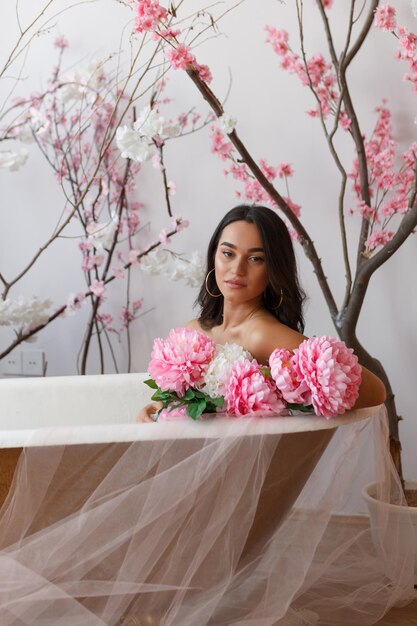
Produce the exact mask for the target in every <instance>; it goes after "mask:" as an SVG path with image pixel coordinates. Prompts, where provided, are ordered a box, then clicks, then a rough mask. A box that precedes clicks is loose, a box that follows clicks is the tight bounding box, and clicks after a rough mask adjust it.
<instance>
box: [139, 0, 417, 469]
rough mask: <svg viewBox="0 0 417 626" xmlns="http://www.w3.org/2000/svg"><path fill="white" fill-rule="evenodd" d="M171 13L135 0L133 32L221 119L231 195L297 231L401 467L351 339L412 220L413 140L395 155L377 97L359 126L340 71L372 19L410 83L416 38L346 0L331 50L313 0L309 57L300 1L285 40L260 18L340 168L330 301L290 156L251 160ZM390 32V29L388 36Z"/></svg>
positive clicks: (392, 19) (416, 156)
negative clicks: (343, 149) (314, 30)
mask: <svg viewBox="0 0 417 626" xmlns="http://www.w3.org/2000/svg"><path fill="white" fill-rule="evenodd" d="M181 4H182V3H178V6H177V7H176V11H175V18H176V19H175V20H174V19H172V15H170V14H169V13H168V10H167V9H166V8H164V7H163V6H162V5H161V4H160V3H159V2H158V1H157V0H137V2H136V12H137V17H136V25H135V30H136V32H137V33H139V34H140V35H142V36H143V35H144V34H146V33H147V32H149V31H151V32H152V33H153V36H154V37H155V38H157V39H158V38H159V39H160V40H161V42H162V47H163V51H164V54H165V59H166V60H167V61H169V63H170V64H171V67H172V69H183V70H185V71H186V72H187V74H188V76H189V78H190V79H191V81H192V82H193V83H194V85H195V86H196V88H197V90H198V92H199V93H200V94H201V96H202V97H203V98H204V100H205V101H206V102H207V103H208V105H209V106H210V108H211V110H212V111H213V112H214V114H215V116H216V117H217V118H218V120H219V123H218V125H217V126H216V127H213V132H212V151H213V152H215V153H217V154H218V155H219V157H220V158H221V159H222V160H223V161H225V162H227V163H228V167H227V170H226V173H227V174H228V175H229V176H232V177H233V178H234V179H235V180H236V181H237V184H238V185H239V191H238V195H239V196H240V197H241V198H242V199H244V200H248V201H253V202H263V203H266V204H269V205H270V206H271V207H273V208H275V209H277V210H279V211H281V212H282V213H283V215H284V216H285V218H286V220H287V221H288V226H289V228H290V231H291V232H292V234H293V236H294V238H295V239H297V240H298V241H299V243H300V244H301V246H302V248H303V250H304V252H305V254H306V256H307V258H308V259H309V261H310V262H311V264H312V266H313V271H314V273H315V275H316V277H317V280H318V283H319V285H320V288H321V290H322V292H323V295H324V298H325V301H326V304H327V307H328V309H329V313H330V316H331V319H332V321H333V324H334V326H335V329H336V331H337V333H338V335H339V336H340V338H341V339H343V340H344V341H345V342H346V343H347V344H348V345H349V346H350V347H352V348H353V349H354V350H355V352H356V354H357V355H358V356H359V359H360V362H361V363H362V364H363V365H364V366H366V367H368V368H369V369H370V370H371V371H373V372H375V373H376V374H377V375H378V376H379V377H380V378H381V379H382V380H383V381H384V383H385V385H386V388H387V393H388V397H387V401H386V405H387V409H388V415H389V423H390V434H391V452H392V456H393V459H394V462H395V464H396V466H397V469H398V470H399V472H400V474H401V456H400V450H401V446H400V442H399V437H398V421H399V417H398V415H397V410H396V405H395V399H394V393H393V390H392V388H391V385H390V382H389V379H388V376H387V374H386V372H385V369H384V368H383V365H382V364H381V363H380V362H379V360H378V359H377V358H376V357H375V356H373V355H371V354H370V353H369V352H368V351H367V350H366V348H365V346H363V345H362V343H361V342H360V340H359V338H358V337H357V324H358V320H359V316H360V313H361V310H362V306H363V303H364V301H365V297H366V294H367V291H368V286H369V283H370V280H371V278H372V276H373V275H374V274H375V272H376V270H377V269H378V268H380V267H381V266H382V265H383V264H384V263H386V262H387V261H388V260H389V259H390V258H391V256H392V255H393V254H394V253H395V252H396V251H397V250H398V249H399V248H400V247H401V246H402V244H403V243H404V242H405V241H406V239H407V238H408V237H409V236H410V235H411V234H412V233H413V232H414V229H415V228H416V226H417V202H416V190H417V146H416V145H414V144H413V145H411V146H410V147H409V149H408V150H407V151H405V152H404V153H402V154H400V153H399V151H398V147H397V145H396V143H395V141H394V139H393V132H392V125H391V113H390V110H389V109H388V107H387V106H386V103H385V102H382V103H381V104H380V105H379V106H378V107H377V108H376V110H375V112H376V118H375V126H374V129H373V132H372V133H371V134H370V135H369V136H368V135H366V134H365V133H364V130H363V128H362V126H361V121H360V116H359V113H358V111H357V107H356V104H355V101H354V98H353V94H352V91H351V86H350V82H349V78H348V69H349V67H350V66H351V64H352V63H354V62H355V61H356V60H357V57H359V55H360V53H361V52H362V51H363V48H364V44H365V42H366V40H367V37H368V36H369V33H370V31H371V29H372V28H373V27H376V28H379V29H382V30H384V31H387V33H388V34H389V33H391V34H392V35H394V36H395V37H396V38H397V41H398V52H397V57H398V58H399V59H400V60H401V61H402V62H404V63H405V64H406V65H408V73H407V74H406V77H405V78H406V80H408V81H410V82H411V83H412V84H413V85H414V86H415V85H416V84H417V36H416V35H415V34H413V33H411V32H408V31H407V30H406V29H405V28H403V27H397V24H396V15H395V9H394V8H393V7H391V6H390V5H389V3H386V4H384V6H381V7H380V6H379V0H365V1H364V2H361V3H359V2H356V0H350V4H349V11H348V18H347V22H346V24H345V37H344V41H343V43H342V45H341V46H340V49H338V48H337V46H336V43H335V38H334V35H333V31H332V26H331V15H330V13H331V8H332V0H315V4H316V7H317V11H318V14H319V17H320V18H321V23H322V27H323V42H324V44H325V46H326V47H325V50H324V51H322V52H319V53H316V54H314V55H311V56H310V55H309V53H308V51H307V50H306V47H305V40H304V35H305V31H306V28H307V26H306V23H305V20H304V2H303V0H296V1H295V2H294V11H296V16H297V20H298V27H299V38H298V41H297V42H295V43H294V42H290V40H289V35H288V33H287V32H286V31H285V30H283V29H277V28H276V27H274V26H273V25H265V30H266V33H267V43H269V44H270V45H271V47H272V50H273V52H274V53H275V54H277V55H278V56H279V58H280V61H281V68H282V69H283V70H284V71H286V72H290V73H291V74H294V76H295V77H296V78H297V79H298V80H300V81H301V83H302V84H303V85H304V86H305V87H306V89H308V91H309V92H310V94H311V98H312V101H313V106H312V108H311V109H310V110H309V111H308V114H309V115H310V116H311V117H313V118H317V120H318V122H319V123H320V124H321V128H322V131H323V135H324V138H325V141H326V143H327V146H328V149H329V152H330V154H331V156H332V158H333V159H334V162H335V164H336V166H337V168H338V171H339V174H340V186H339V194H338V198H337V199H336V200H335V211H337V212H338V216H339V227H340V234H341V241H342V245H341V255H342V258H343V262H344V266H345V276H346V282H345V293H344V297H343V300H342V302H341V303H340V304H338V303H337V301H336V298H335V296H334V294H333V291H332V289H331V286H330V284H329V282H328V280H327V278H326V272H325V268H324V267H323V263H322V261H321V256H320V253H319V251H318V250H317V249H316V246H315V244H314V243H313V239H312V237H311V235H310V234H309V233H308V232H307V230H306V228H305V227H304V225H303V222H302V219H301V212H300V207H299V206H298V205H297V204H295V202H294V201H293V200H291V197H290V194H289V191H288V193H287V196H284V195H282V194H281V193H280V192H279V191H278V189H277V185H276V183H277V182H278V181H279V179H283V180H284V181H285V183H286V188H287V190H288V189H289V179H290V177H291V176H292V174H293V169H292V166H291V165H290V164H289V163H281V164H280V165H278V166H276V165H275V166H273V165H271V164H268V163H267V161H266V160H265V159H259V160H258V159H257V158H256V157H255V156H254V155H253V154H252V153H251V152H250V151H249V150H248V148H247V147H246V145H245V143H244V140H243V139H242V138H241V137H240V136H239V134H238V131H237V125H236V120H234V119H233V117H232V116H230V115H228V114H227V113H226V112H225V110H224V108H223V105H222V103H221V101H220V99H219V97H218V96H217V95H216V94H215V93H214V92H213V90H212V89H211V87H210V80H211V74H210V70H209V68H208V67H207V66H204V65H201V64H200V63H199V62H198V61H197V58H196V56H195V54H194V52H193V49H192V46H191V42H187V39H186V37H185V34H184V32H183V31H182V30H181V27H180V26H181V23H180V11H179V8H180V5H181ZM387 36H388V35H387ZM337 133H345V134H346V135H347V136H348V137H349V139H350V142H351V150H352V161H351V163H350V164H349V165H346V164H345V163H344V160H343V158H342V156H341V154H340V152H339V151H338V148H337V145H336V143H335V137H336V134H337ZM349 185H351V186H352V188H353V192H354V195H355V198H356V208H355V209H354V210H353V211H352V210H350V209H349V208H348V207H347V192H348V187H349ZM349 212H353V213H356V214H357V215H358V216H359V218H360V219H361V229H360V235H359V238H358V242H357V251H356V255H355V259H354V260H353V259H352V258H351V255H350V254H349V248H348V234H347V228H348V227H347V217H348V213H349Z"/></svg>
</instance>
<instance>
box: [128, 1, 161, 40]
mask: <svg viewBox="0 0 417 626" xmlns="http://www.w3.org/2000/svg"><path fill="white" fill-rule="evenodd" d="M167 17H168V11H167V10H166V9H165V8H164V7H161V5H160V4H159V2H158V0H138V3H137V5H136V20H135V31H136V32H137V33H143V32H144V31H147V30H156V29H157V28H158V26H159V22H160V21H161V20H166V19H167Z"/></svg>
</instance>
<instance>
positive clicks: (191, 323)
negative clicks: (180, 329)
mask: <svg viewBox="0 0 417 626" xmlns="http://www.w3.org/2000/svg"><path fill="white" fill-rule="evenodd" d="M185 326H186V328H194V330H199V331H200V332H202V330H203V329H202V328H201V324H200V322H199V321H198V319H197V318H196V319H193V320H190V321H189V322H187V323H186V325H185Z"/></svg>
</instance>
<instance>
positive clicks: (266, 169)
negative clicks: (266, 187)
mask: <svg viewBox="0 0 417 626" xmlns="http://www.w3.org/2000/svg"><path fill="white" fill-rule="evenodd" d="M259 165H260V167H261V170H262V173H263V174H264V176H265V177H266V178H267V179H268V180H269V181H271V182H272V181H273V180H275V178H276V177H277V172H276V168H275V167H272V165H268V163H267V161H266V159H260V160H259Z"/></svg>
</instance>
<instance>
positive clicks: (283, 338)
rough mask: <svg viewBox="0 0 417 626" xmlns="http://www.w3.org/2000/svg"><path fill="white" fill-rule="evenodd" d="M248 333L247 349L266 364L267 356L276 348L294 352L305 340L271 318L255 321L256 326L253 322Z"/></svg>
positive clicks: (294, 331)
mask: <svg viewBox="0 0 417 626" xmlns="http://www.w3.org/2000/svg"><path fill="white" fill-rule="evenodd" d="M248 331H249V337H248V341H247V342H246V345H247V348H248V350H249V351H250V352H251V354H253V355H254V356H255V357H256V358H257V360H258V361H259V360H260V361H261V362H263V363H267V362H268V359H269V356H270V355H271V353H272V352H273V351H274V350H275V349H276V348H286V349H287V350H295V348H298V346H299V345H300V343H302V342H303V341H304V339H306V337H305V336H304V335H302V334H301V333H299V332H297V331H296V330H293V329H292V328H289V326H285V324H281V323H280V322H278V320H275V319H273V318H265V319H261V320H257V323H256V324H255V320H254V323H253V324H251V328H248Z"/></svg>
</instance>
